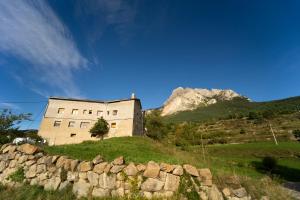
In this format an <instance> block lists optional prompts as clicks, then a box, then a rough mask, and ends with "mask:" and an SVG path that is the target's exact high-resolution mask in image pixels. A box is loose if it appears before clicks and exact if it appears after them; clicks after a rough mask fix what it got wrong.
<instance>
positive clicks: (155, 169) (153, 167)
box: [144, 161, 160, 178]
mask: <svg viewBox="0 0 300 200" xmlns="http://www.w3.org/2000/svg"><path fill="white" fill-rule="evenodd" d="M159 171H160V167H159V165H158V164H157V163H155V162H153V161H149V162H148V164H147V167H146V170H145V171H144V176H145V177H148V178H156V177H157V176H158V175H159Z"/></svg>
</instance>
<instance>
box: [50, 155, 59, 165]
mask: <svg viewBox="0 0 300 200" xmlns="http://www.w3.org/2000/svg"><path fill="white" fill-rule="evenodd" d="M58 158H59V156H52V160H51V162H52V163H53V164H54V163H55V162H56V161H57V160H58Z"/></svg>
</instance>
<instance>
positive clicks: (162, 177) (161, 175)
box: [158, 171, 167, 182]
mask: <svg viewBox="0 0 300 200" xmlns="http://www.w3.org/2000/svg"><path fill="white" fill-rule="evenodd" d="M166 178H167V172H164V171H160V172H159V177H158V179H159V180H160V181H162V182H165V181H166Z"/></svg>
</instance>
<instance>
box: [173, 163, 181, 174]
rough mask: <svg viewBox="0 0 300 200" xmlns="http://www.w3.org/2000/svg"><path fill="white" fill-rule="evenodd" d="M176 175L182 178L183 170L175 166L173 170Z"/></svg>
mask: <svg viewBox="0 0 300 200" xmlns="http://www.w3.org/2000/svg"><path fill="white" fill-rule="evenodd" d="M173 174H174V175H178V176H181V175H183V168H182V167H181V166H180V165H175V166H174V170H173Z"/></svg>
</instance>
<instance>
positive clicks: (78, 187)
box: [73, 180, 91, 198]
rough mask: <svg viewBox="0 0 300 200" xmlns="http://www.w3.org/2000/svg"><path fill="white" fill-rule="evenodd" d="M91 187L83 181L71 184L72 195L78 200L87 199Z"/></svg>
mask: <svg viewBox="0 0 300 200" xmlns="http://www.w3.org/2000/svg"><path fill="white" fill-rule="evenodd" d="M90 188H91V185H90V184H89V183H87V182H85V181H81V180H80V181H78V182H75V183H74V184H73V193H74V194H76V195H77V197H78V198H80V197H87V196H88V193H89V190H90Z"/></svg>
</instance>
